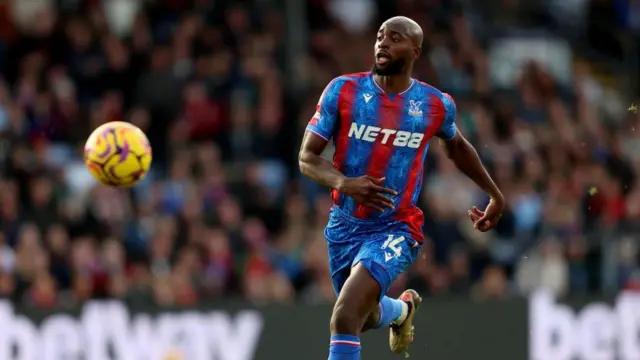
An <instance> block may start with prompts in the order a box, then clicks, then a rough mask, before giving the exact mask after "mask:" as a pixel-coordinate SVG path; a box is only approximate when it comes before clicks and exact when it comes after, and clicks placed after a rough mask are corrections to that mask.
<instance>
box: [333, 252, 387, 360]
mask: <svg viewBox="0 0 640 360" xmlns="http://www.w3.org/2000/svg"><path fill="white" fill-rule="evenodd" d="M379 294H380V285H379V284H378V282H377V281H376V279H374V278H373V277H372V276H371V274H370V273H369V271H368V270H367V269H366V268H364V267H363V266H362V265H360V264H357V265H356V266H354V267H353V268H351V274H350V275H349V277H348V278H347V280H346V282H345V283H344V286H342V288H341V289H340V294H339V295H338V300H337V301H336V303H335V305H334V308H333V313H332V314H331V324H330V328H331V343H330V348H329V360H359V359H360V337H359V335H360V332H361V329H362V327H363V325H364V323H365V320H366V319H367V317H368V316H369V314H370V313H371V311H372V309H375V308H377V306H378V298H379Z"/></svg>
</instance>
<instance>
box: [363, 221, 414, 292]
mask: <svg viewBox="0 0 640 360" xmlns="http://www.w3.org/2000/svg"><path fill="white" fill-rule="evenodd" d="M420 247H421V245H420V244H419V243H418V242H417V241H415V240H414V239H412V238H411V236H410V235H409V234H408V233H406V232H391V233H380V234H379V235H375V236H373V237H372V238H370V239H369V240H368V241H366V242H364V243H363V244H362V246H361V247H360V249H359V252H358V255H357V256H356V258H355V259H354V263H353V265H356V264H362V266H363V267H364V268H366V269H367V270H368V271H369V272H370V273H371V276H372V277H373V278H374V279H375V280H376V281H377V282H378V285H379V286H380V294H379V297H380V298H382V296H384V295H386V294H387V292H388V290H389V287H390V286H391V284H392V283H393V282H394V281H395V280H396V278H397V277H398V276H399V275H400V274H402V273H403V272H405V271H406V270H407V269H408V268H409V267H410V266H411V264H413V262H414V261H415V260H416V258H417V257H418V254H419V253H420Z"/></svg>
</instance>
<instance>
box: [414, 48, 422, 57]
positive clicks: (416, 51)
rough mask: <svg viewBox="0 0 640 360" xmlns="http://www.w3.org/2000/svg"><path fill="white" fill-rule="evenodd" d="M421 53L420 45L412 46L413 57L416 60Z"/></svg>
mask: <svg viewBox="0 0 640 360" xmlns="http://www.w3.org/2000/svg"><path fill="white" fill-rule="evenodd" d="M420 55H422V48H421V47H420V46H416V47H414V48H413V59H414V60H417V59H418V58H420Z"/></svg>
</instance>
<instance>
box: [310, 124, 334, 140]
mask: <svg viewBox="0 0 640 360" xmlns="http://www.w3.org/2000/svg"><path fill="white" fill-rule="evenodd" d="M307 131H310V132H312V133H314V134H316V135H318V136H320V137H321V138H323V139H325V140H327V141H329V138H330V137H331V136H330V135H328V134H325V133H324V131H322V130H320V128H318V127H317V126H314V125H307Z"/></svg>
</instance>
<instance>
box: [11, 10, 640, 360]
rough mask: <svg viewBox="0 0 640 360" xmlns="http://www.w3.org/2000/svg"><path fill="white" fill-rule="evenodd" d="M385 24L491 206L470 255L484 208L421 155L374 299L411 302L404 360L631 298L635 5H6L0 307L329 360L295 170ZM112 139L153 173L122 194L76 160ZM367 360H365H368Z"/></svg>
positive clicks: (639, 198) (318, 244) (318, 245)
mask: <svg viewBox="0 0 640 360" xmlns="http://www.w3.org/2000/svg"><path fill="white" fill-rule="evenodd" d="M397 14H402V15H407V16H410V17H412V18H413V19H415V20H416V21H418V22H419V23H420V24H421V25H422V26H423V28H424V29H425V35H426V36H425V37H426V40H425V52H424V56H423V57H422V58H421V59H420V60H419V62H418V66H417V68H416V72H417V74H416V76H417V77H418V78H420V79H422V80H424V81H427V82H429V83H431V84H433V85H435V86H437V87H439V88H441V89H443V90H445V91H447V92H449V93H451V94H452V95H453V96H454V98H455V99H456V101H457V105H458V125H459V127H460V129H461V130H462V132H463V133H464V134H465V135H466V136H467V137H468V138H469V139H470V140H472V142H473V143H474V144H475V146H476V147H477V149H478V150H479V152H480V154H481V156H482V158H483V160H484V161H485V162H486V164H487V165H488V166H489V168H490V170H491V172H492V174H493V176H494V177H495V179H496V180H497V182H498V183H499V185H500V186H501V188H502V189H503V191H504V193H505V195H506V197H507V199H508V204H509V205H508V209H507V210H506V211H505V214H504V217H503V219H502V221H501V223H500V226H499V228H498V229H497V230H495V231H493V232H492V233H490V234H480V233H477V232H474V231H473V230H472V228H471V225H470V223H469V221H468V219H467V218H466V211H467V209H468V208H470V207H471V206H472V205H483V204H485V203H486V199H485V198H484V197H483V195H482V194H481V193H479V192H478V190H477V189H476V187H474V186H473V185H472V184H470V183H469V181H467V180H466V179H465V178H464V176H463V175H462V174H460V173H458V172H457V171H456V170H455V168H453V167H452V164H451V163H449V162H448V160H446V159H445V158H444V157H443V153H442V151H441V150H439V148H438V146H434V147H432V150H430V156H429V159H428V170H427V172H426V175H425V176H426V177H427V179H426V181H425V188H424V192H423V196H422V199H421V202H422V206H423V209H424V210H425V214H426V224H425V231H426V233H427V235H428V240H427V246H425V249H424V254H423V256H422V259H421V261H419V262H418V263H417V264H416V265H415V266H414V268H413V269H412V270H411V271H410V272H409V273H408V274H406V275H405V276H402V277H401V278H400V279H398V281H397V283H396V286H394V290H393V291H394V292H397V291H398V290H400V289H404V288H405V287H407V286H410V287H414V288H416V289H418V290H419V291H421V292H422V293H423V294H425V295H426V296H427V297H428V298H429V301H430V302H429V303H428V304H427V307H426V308H427V309H431V310H426V311H425V314H424V315H423V317H421V321H422V322H423V325H421V326H422V327H423V328H425V329H424V330H422V331H424V332H425V333H426V334H429V337H427V338H426V339H425V338H424V337H423V338H421V339H420V341H424V343H420V345H418V346H417V348H418V349H419V350H416V351H417V352H418V357H420V356H423V357H425V358H438V359H441V358H447V359H465V358H469V354H474V356H476V357H477V356H478V355H479V354H480V355H482V356H481V357H484V355H486V357H487V358H493V359H503V358H504V359H510V360H511V359H516V358H518V359H524V358H526V356H527V355H525V353H526V351H527V348H528V346H527V341H528V340H527V332H528V331H527V326H528V325H527V324H528V320H527V307H526V302H525V300H523V299H525V298H526V297H527V296H528V295H530V294H531V293H532V291H534V290H536V289H545V290H547V291H549V292H551V293H552V294H554V295H556V296H558V297H564V296H568V297H569V300H568V301H570V302H572V303H573V302H574V301H577V300H574V299H575V297H577V296H590V299H600V298H603V299H604V298H607V299H609V298H610V297H612V296H614V295H615V294H616V293H618V292H619V291H621V290H629V291H633V290H634V289H640V268H639V267H638V264H639V263H638V259H639V257H638V241H637V240H638V229H639V228H638V224H640V221H639V220H640V179H638V178H637V177H636V175H637V174H638V171H639V170H640V141H639V140H640V131H638V130H637V129H638V127H640V123H639V122H638V115H637V108H636V107H635V105H634V103H633V100H634V99H635V98H636V96H637V95H638V89H639V87H638V77H639V71H638V67H639V65H640V61H639V59H640V57H639V55H640V52H639V47H638V45H639V44H640V42H638V40H639V37H640V21H639V20H638V19H640V18H639V14H640V4H638V2H637V1H633V0H631V1H624V0H571V1H569V0H536V1H533V0H532V1H518V0H486V1H482V2H473V1H459V2H458V1H446V0H423V1H411V0H397V1H390V0H386V1H385V0H380V1H375V0H308V1H302V0H254V1H240V0H237V1H232V0H228V1H225V0H155V1H154V0H131V1H128V0H110V1H105V2H101V1H91V0H88V1H85V0H59V1H54V0H28V1H27V0H20V1H13V2H12V1H6V0H4V1H0V70H1V73H2V82H1V83H0V169H1V170H2V175H1V176H0V204H1V209H0V226H1V230H2V231H1V232H0V296H2V297H3V298H6V299H7V301H11V302H12V303H13V304H14V305H15V306H16V308H17V309H18V310H19V311H20V312H22V313H25V314H27V315H28V316H30V317H31V318H32V319H34V321H36V322H37V321H39V319H42V318H43V317H45V318H46V315H47V314H52V313H55V314H57V313H66V312H69V313H72V314H74V313H76V312H77V311H79V310H78V309H80V307H81V306H82V304H83V303H84V302H86V301H87V300H91V299H103V300H104V299H117V300H118V301H120V303H121V304H125V305H126V306H128V307H129V309H130V310H131V311H134V312H137V311H142V312H157V311H161V309H168V308H188V309H198V308H202V309H205V308H206V309H218V310H222V311H224V312H226V311H231V312H233V311H235V310H238V309H240V310H241V309H257V311H258V314H259V316H263V317H264V319H265V325H264V329H263V330H262V335H260V336H262V337H263V338H260V339H259V341H260V347H258V348H259V349H262V350H259V351H256V355H255V356H256V358H257V359H262V358H265V359H275V358H279V359H284V358H286V359H289V358H292V359H294V358H297V357H296V355H295V354H296V353H295V352H293V351H292V352H291V353H289V352H287V353H286V354H281V353H278V352H283V351H282V349H284V348H285V347H286V346H289V347H291V346H293V345H287V344H288V342H287V341H286V339H284V338H278V336H281V337H283V336H284V335H282V334H281V332H290V333H291V334H297V335H295V336H297V338H299V339H300V341H299V342H296V343H297V344H298V346H301V347H302V346H304V347H306V348H307V349H313V350H314V351H316V350H317V352H312V353H311V354H309V355H308V356H309V358H323V357H324V356H326V340H327V338H326V334H327V321H328V315H329V311H330V305H328V304H330V302H331V301H333V299H334V295H333V291H332V289H331V282H330V279H329V276H328V271H327V259H326V251H325V245H324V239H323V237H322V229H323V226H324V223H325V221H326V217H327V212H328V209H329V206H330V199H329V197H328V193H327V191H325V190H324V189H321V188H318V187H317V186H314V185H313V184H311V183H309V182H308V181H305V180H304V179H302V178H301V176H300V174H299V173H298V171H297V163H296V155H297V149H298V146H299V141H300V139H301V135H302V132H303V130H304V127H305V125H306V122H307V121H308V119H309V118H310V116H311V115H312V113H313V111H314V107H315V104H316V102H317V99H318V97H319V94H320V92H321V91H322V89H323V87H324V86H325V85H326V84H327V82H328V81H329V80H330V79H331V78H332V77H334V76H336V75H338V74H341V73H349V72H357V71H362V70H364V69H366V68H368V67H369V66H370V63H371V60H372V54H371V53H372V47H373V34H374V33H375V30H376V29H377V27H378V26H379V23H380V22H381V21H382V20H384V19H385V18H387V17H390V16H393V15H397ZM638 105H639V106H640V103H639V104H638ZM122 119H124V120H127V121H130V122H132V123H134V124H136V125H138V126H140V127H141V128H143V129H144V130H145V131H146V132H147V134H148V135H149V138H150V140H151V141H152V145H153V150H154V169H153V172H152V173H151V174H150V176H149V177H148V178H147V179H146V180H145V182H144V183H143V184H141V185H139V186H138V187H136V188H135V189H134V190H133V191H131V192H128V191H119V190H114V189H109V188H104V187H96V186H95V183H94V182H93V181H92V179H91V178H90V176H89V174H88V173H87V172H86V170H85V169H84V168H83V164H82V161H81V157H80V155H81V152H82V151H81V150H82V145H83V143H84V140H85V138H86V136H87V135H88V134H89V132H90V131H91V129H93V128H95V127H96V126H98V125H100V124H102V123H104V122H106V121H111V120H122ZM327 155H329V156H330V155H331V154H327ZM578 303H579V302H578ZM6 304H7V303H4V305H6ZM265 304H266V305H265ZM281 304H285V305H284V306H285V307H282V306H283V305H281ZM498 304H501V305H500V306H501V307H496V306H498ZM576 304H577V303H576ZM583 304H584V302H583ZM4 305H3V306H4ZM2 309H4V308H2ZM2 309H0V310H2ZM234 309H235V310H234ZM2 314H5V313H4V312H2V311H0V315H2ZM460 314H464V316H462V315H460ZM445 315H447V316H445ZM2 316H4V315H2ZM431 318H435V319H437V321H431V320H430V319H431ZM465 319H466V320H467V321H468V322H469V323H472V324H471V325H470V324H466V325H465ZM501 319H502V320H501ZM514 319H515V320H514ZM501 321H504V323H501ZM492 324H495V325H494V326H492ZM503 324H504V325H503ZM507 324H511V325H509V326H512V327H513V328H514V329H515V328H518V329H519V330H513V331H514V332H509V331H506V332H505V327H506V326H507ZM463 329H465V330H464V331H463ZM419 330H420V329H419ZM279 334H280V335H279ZM478 334H483V336H480V337H478ZM14 335H15V334H14ZM14 335H11V334H10V333H6V332H4V333H2V334H0V338H3V336H4V337H7V336H9V337H11V339H14V337H15V336H14ZM78 336H80V335H78ZM290 336H294V335H290ZM381 336H382V335H381ZM508 336H511V341H510V342H509V344H505V343H504V342H502V341H499V340H500V339H504V337H508ZM265 337H266V338H265ZM3 339H4V338H3ZM381 339H382V338H381ZM3 341H4V340H3ZM13 341H17V340H15V339H14V340H13ZM176 341H177V340H176ZM181 341H182V340H181ZM384 341H386V340H381V341H380V342H379V343H377V344H376V343H375V342H374V341H371V340H369V343H367V342H366V341H365V346H364V347H365V356H370V358H371V359H387V358H389V357H390V356H391V355H387V354H386V353H385V352H384V351H383V349H384V347H383V346H382V345H384ZM427 341H428V342H429V346H427V345H426V342H427ZM436 343H444V344H445V345H441V346H440V347H438V346H437V345H434V344H436ZM3 344H4V343H3ZM25 344H28V342H27V343H25ZM369 344H372V345H370V349H372V348H373V349H382V350H381V351H376V352H373V351H371V350H369V351H370V352H369V353H367V350H366V348H367V346H368V345H369ZM381 344H382V345H381ZM460 344H466V345H467V346H466V347H461V346H460ZM473 344H476V345H473ZM422 345H424V346H422ZM2 346H5V345H2ZM2 346H0V347H2ZM25 346H26V345H25ZM87 346H89V345H87ZM189 346H191V345H184V344H183V345H177V348H180V349H181V350H180V351H181V352H182V353H183V354H182V356H183V357H184V358H188V359H195V360H199V359H200V358H201V359H203V360H210V359H211V357H207V356H208V355H194V354H191V353H190V351H191V350H189V349H188V348H189ZM265 346H266V348H265ZM443 346H444V347H443ZM474 346H475V347H474ZM76 347H77V349H76V350H74V351H76V352H78V353H80V352H82V351H87V350H86V349H83V345H82V344H80V345H79V347H78V346H76ZM222 348H223V345H220V349H222ZM507 348H509V349H511V350H508V349H507ZM529 348H530V346H529ZM225 349H226V348H225ZM265 349H266V350H265ZM434 349H435V350H434ZM0 351H4V350H1V349H0ZM229 351H231V350H229ZM465 351H467V352H465ZM510 351H511V352H510ZM223 353H224V351H223V352H221V353H220V354H218V357H213V358H215V359H218V358H219V359H227V358H229V359H231V358H232V357H231V355H229V356H226V355H224V354H223ZM639 353H640V351H639ZM185 354H187V355H185ZM297 354H299V353H297ZM514 354H516V355H514ZM0 356H2V355H0ZM7 356H8V355H7ZM74 356H75V357H74ZM114 356H115V357H116V358H118V357H117V356H116V355H114ZM159 356H160V355H159ZM163 356H164V355H163ZM176 356H178V355H176ZM212 356H213V355H212ZM225 356H226V357H225ZM238 356H239V355H238ZM246 356H248V357H246V359H252V358H253V357H251V356H253V355H251V354H249V355H246ZM283 356H284V357H283ZM305 356H306V355H305ZM434 356H435V357H434ZM9 358H11V357H9ZM62 358H64V359H86V360H89V359H93V358H94V357H91V356H90V355H86V358H82V357H78V355H77V354H76V355H73V356H72V355H69V354H67V355H65V356H63V357H61V359H62ZM236 358H242V357H236ZM236 358H234V359H236ZM96 359H97V358H96ZM242 359H245V358H242ZM3 360H4V358H3ZM535 360H541V359H535Z"/></svg>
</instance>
